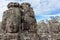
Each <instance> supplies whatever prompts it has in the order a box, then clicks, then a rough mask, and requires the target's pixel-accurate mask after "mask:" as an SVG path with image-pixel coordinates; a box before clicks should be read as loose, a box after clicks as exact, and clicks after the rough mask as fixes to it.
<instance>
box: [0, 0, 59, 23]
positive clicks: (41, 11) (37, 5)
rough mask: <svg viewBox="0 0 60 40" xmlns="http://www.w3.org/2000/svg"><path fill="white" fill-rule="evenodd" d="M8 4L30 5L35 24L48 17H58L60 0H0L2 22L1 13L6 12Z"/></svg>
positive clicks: (0, 14)
mask: <svg viewBox="0 0 60 40" xmlns="http://www.w3.org/2000/svg"><path fill="white" fill-rule="evenodd" d="M9 2H18V3H22V2H28V3H30V4H31V6H32V7H33V9H34V13H35V17H36V20H37V22H38V21H40V20H46V19H49V17H50V16H60V0H0V21H2V15H3V12H4V11H5V10H7V4H8V3H9Z"/></svg>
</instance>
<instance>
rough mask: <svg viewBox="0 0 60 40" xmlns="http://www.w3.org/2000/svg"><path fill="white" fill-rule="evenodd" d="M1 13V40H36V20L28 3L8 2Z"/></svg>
mask: <svg viewBox="0 0 60 40" xmlns="http://www.w3.org/2000/svg"><path fill="white" fill-rule="evenodd" d="M7 7H8V10H6V11H5V12H4V13H3V19H2V29H3V32H4V35H3V40H38V39H36V38H37V33H36V19H35V16H34V11H33V8H32V7H31V5H30V4H29V3H22V4H19V3H16V2H15V3H13V2H10V3H9V4H8V5H7Z"/></svg>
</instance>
